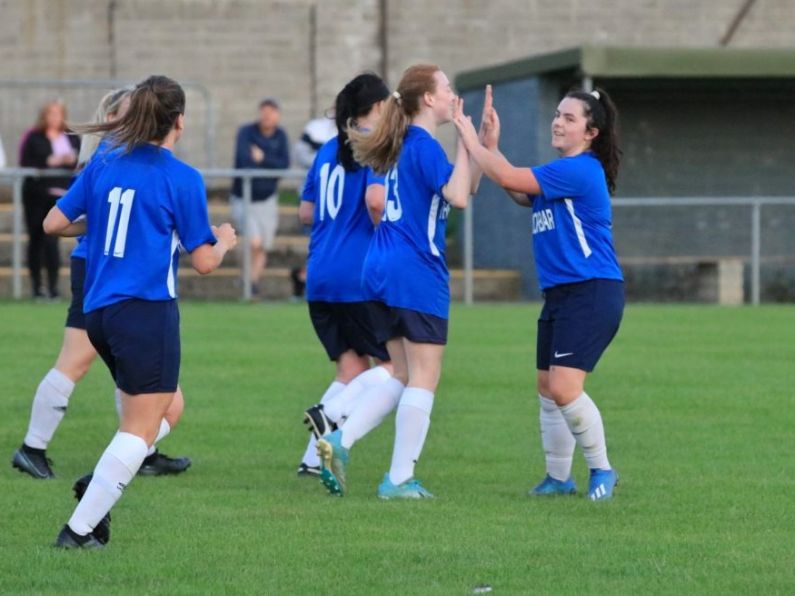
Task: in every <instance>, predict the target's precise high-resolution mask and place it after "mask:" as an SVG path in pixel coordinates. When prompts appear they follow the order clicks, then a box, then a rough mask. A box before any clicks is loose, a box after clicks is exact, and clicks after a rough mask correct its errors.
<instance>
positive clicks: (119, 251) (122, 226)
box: [105, 186, 135, 259]
mask: <svg viewBox="0 0 795 596" xmlns="http://www.w3.org/2000/svg"><path fill="white" fill-rule="evenodd" d="M134 197H135V191H134V190H133V189H131V188H128V189H127V190H125V191H124V192H122V189H121V188H119V187H118V186H117V187H116V188H114V189H113V190H111V191H110V194H109V195H108V203H110V213H109V214H108V230H107V232H105V254H106V255H107V254H108V253H109V252H110V243H111V241H112V240H113V230H114V228H115V227H116V218H117V217H118V215H119V203H121V217H120V218H119V227H118V229H117V230H116V243H115V244H114V245H113V256H114V257H118V258H120V259H121V258H123V257H124V248H125V246H126V245H127V226H128V225H129V223H130V210H131V209H132V204H133V198H134Z"/></svg>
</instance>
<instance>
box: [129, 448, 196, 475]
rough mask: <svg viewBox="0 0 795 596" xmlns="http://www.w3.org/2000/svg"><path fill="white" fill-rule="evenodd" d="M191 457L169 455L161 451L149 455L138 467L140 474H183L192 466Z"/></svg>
mask: <svg viewBox="0 0 795 596" xmlns="http://www.w3.org/2000/svg"><path fill="white" fill-rule="evenodd" d="M190 465H191V461H190V458H189V457H169V456H167V455H165V454H163V453H160V452H159V451H155V452H154V453H153V454H152V455H147V456H146V458H145V459H144V463H142V464H141V467H140V468H139V469H138V475H139V476H166V475H168V474H181V473H182V472H184V471H185V470H187V469H188V468H190Z"/></svg>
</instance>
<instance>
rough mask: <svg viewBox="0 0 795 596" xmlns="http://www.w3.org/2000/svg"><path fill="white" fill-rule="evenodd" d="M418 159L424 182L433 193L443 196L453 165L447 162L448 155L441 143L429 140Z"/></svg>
mask: <svg viewBox="0 0 795 596" xmlns="http://www.w3.org/2000/svg"><path fill="white" fill-rule="evenodd" d="M417 158H418V159H417V162H418V164H419V169H420V173H421V175H422V178H423V180H425V182H426V184H428V185H429V186H430V187H431V190H432V191H433V192H435V193H436V194H437V195H439V196H442V188H443V187H444V185H445V184H447V182H448V180H450V176H451V175H452V173H453V164H451V163H450V162H449V161H447V155H446V154H445V152H444V149H442V146H441V145H440V144H439V141H437V140H436V139H429V140H428V141H427V142H425V143H422V145H421V148H420V151H418V154H417Z"/></svg>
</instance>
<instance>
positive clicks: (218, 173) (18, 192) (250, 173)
mask: <svg viewBox="0 0 795 596" xmlns="http://www.w3.org/2000/svg"><path fill="white" fill-rule="evenodd" d="M200 172H201V174H202V176H203V177H204V178H205V179H217V178H227V179H232V178H241V179H242V185H243V196H242V197H241V198H242V199H243V219H244V221H247V220H248V217H249V212H250V210H251V182H252V180H254V179H255V178H281V179H288V180H290V179H292V180H301V181H302V180H303V179H304V178H305V177H306V171H305V170H299V169H289V170H256V169H249V170H244V169H241V170H235V169H231V168H229V169H222V168H218V169H206V170H200ZM72 174H73V172H72V171H71V170H61V169H46V170H40V169H36V168H2V169H0V184H3V183H5V184H9V183H10V184H11V186H12V188H13V191H12V193H13V194H12V200H13V210H12V213H13V223H12V234H11V236H12V248H11V268H12V273H11V276H12V277H11V293H12V296H13V297H14V298H15V299H17V300H18V299H20V298H22V236H23V230H22V185H23V183H24V181H25V178H54V177H64V176H71V175H72ZM239 232H240V233H241V234H242V231H239ZM241 252H242V253H243V269H242V272H241V279H242V282H243V283H241V287H242V291H241V298H242V299H243V300H246V301H249V300H251V284H249V283H248V280H249V279H250V277H251V251H249V250H248V249H247V248H244V249H243V250H242V251H241Z"/></svg>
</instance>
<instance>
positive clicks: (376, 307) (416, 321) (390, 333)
mask: <svg viewBox="0 0 795 596" xmlns="http://www.w3.org/2000/svg"><path fill="white" fill-rule="evenodd" d="M367 304H368V305H369V308H370V313H371V314H370V317H371V319H372V320H373V325H374V328H375V334H376V338H377V339H378V340H379V341H382V342H384V343H386V342H387V341H389V340H390V339H394V338H396V337H405V338H406V339H408V340H409V341H413V342H414V343H418V344H438V345H442V346H444V345H447V319H442V318H441V317H437V316H434V315H429V314H426V313H423V312H418V311H416V310H411V309H408V308H398V307H394V306H387V305H386V304H384V303H383V302H376V301H372V302H368V303H367Z"/></svg>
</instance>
